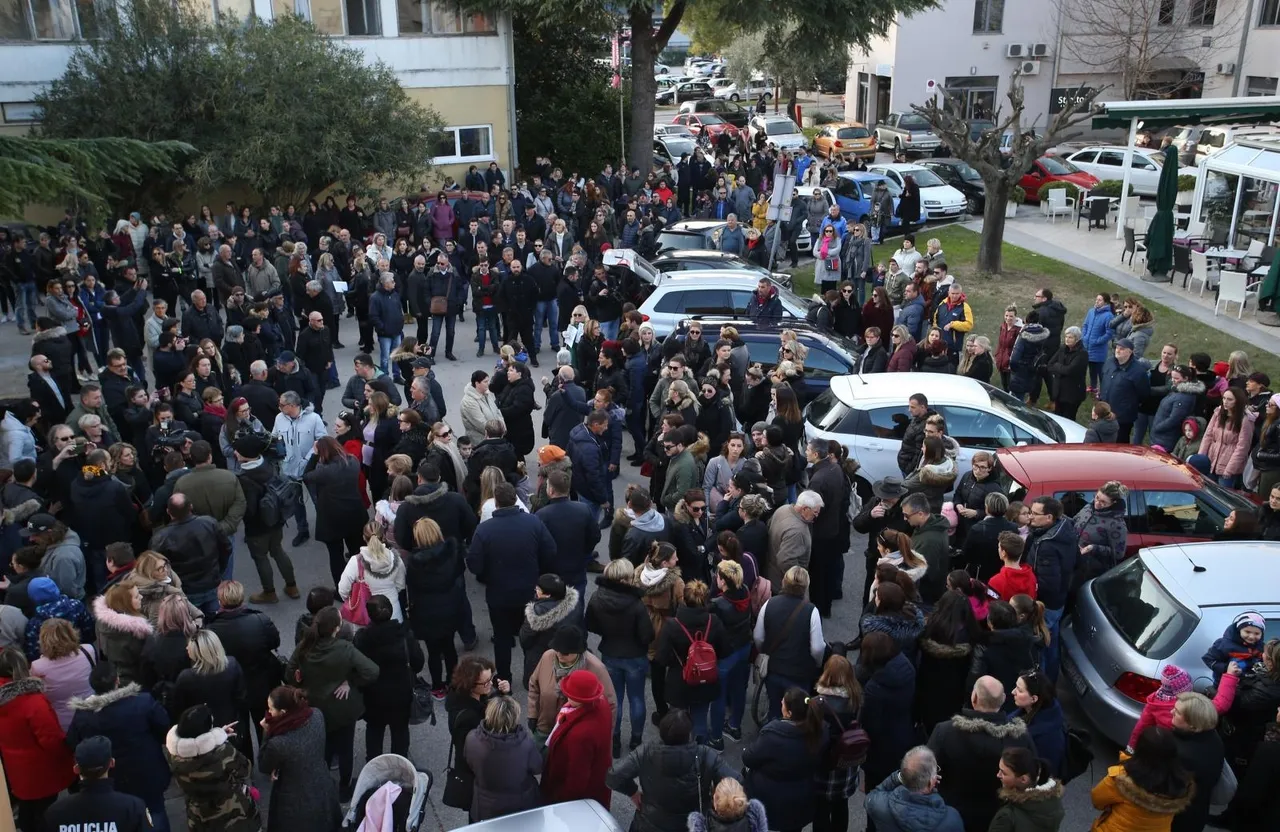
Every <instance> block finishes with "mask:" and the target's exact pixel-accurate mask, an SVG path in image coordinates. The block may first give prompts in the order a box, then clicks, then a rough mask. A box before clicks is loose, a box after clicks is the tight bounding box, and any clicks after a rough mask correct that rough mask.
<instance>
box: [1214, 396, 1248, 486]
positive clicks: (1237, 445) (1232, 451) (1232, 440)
mask: <svg viewBox="0 0 1280 832" xmlns="http://www.w3.org/2000/svg"><path fill="white" fill-rule="evenodd" d="M1255 418H1256V417H1255V416H1254V413H1253V411H1251V410H1247V409H1246V410H1245V412H1244V419H1242V420H1241V422H1240V429H1239V430H1235V429H1233V428H1232V426H1231V420H1230V419H1227V418H1226V414H1225V413H1224V412H1223V410H1222V408H1221V407H1219V408H1217V409H1215V410H1214V411H1213V415H1212V416H1211V417H1209V426H1208V427H1207V428H1205V432H1204V439H1203V440H1202V441H1201V442H1200V453H1202V454H1204V455H1205V456H1207V457H1209V470H1210V471H1211V472H1212V473H1213V474H1214V476H1218V477H1234V476H1238V475H1239V474H1240V473H1242V472H1243V471H1244V464H1245V461H1246V460H1247V459H1248V458H1249V448H1250V445H1251V444H1252V443H1253V423H1254V419H1255ZM1224 419H1226V424H1223V420H1224Z"/></svg>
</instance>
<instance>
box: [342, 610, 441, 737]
mask: <svg viewBox="0 0 1280 832" xmlns="http://www.w3.org/2000/svg"><path fill="white" fill-rule="evenodd" d="M352 643H353V644H354V646H355V648H356V649H357V650H359V651H360V652H361V653H363V654H364V655H365V656H366V657H367V658H368V659H369V660H370V661H372V662H373V663H374V664H376V665H377V666H378V678H377V679H376V680H374V681H373V682H372V683H371V684H370V685H369V686H368V687H366V688H365V689H364V701H365V710H366V712H367V713H375V714H379V715H380V716H382V717H384V718H387V719H388V720H396V719H400V720H404V721H408V718H409V700H410V699H412V698H413V677H414V676H416V675H417V674H418V673H420V672H421V671H422V668H423V665H425V664H426V659H425V657H424V656H423V654H422V647H421V645H419V644H418V640H417V639H416V638H414V637H413V633H412V632H411V631H410V630H409V628H408V627H407V626H405V625H404V624H401V623H400V622H399V621H396V620H395V619H392V620H390V621H379V622H375V623H372V624H370V625H369V626H368V627H363V628H361V629H360V630H358V631H356V637H355V639H354V640H353V641H352Z"/></svg>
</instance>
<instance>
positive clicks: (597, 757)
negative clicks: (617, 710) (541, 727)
mask: <svg viewBox="0 0 1280 832" xmlns="http://www.w3.org/2000/svg"><path fill="white" fill-rule="evenodd" d="M612 736H613V714H612V712H611V711H610V709H609V703H608V702H607V701H606V700H605V698H604V696H603V695H601V696H598V697H596V698H595V699H593V700H591V701H590V702H583V703H581V704H580V705H579V707H577V708H573V709H572V710H570V711H569V712H568V713H565V714H562V715H560V716H558V717H557V718H556V727H555V730H554V731H553V732H552V735H551V737H550V739H549V740H548V742H547V752H546V762H545V764H544V767H543V772H542V796H543V798H544V800H545V801H546V802H547V803H563V802H565V801H567V800H581V799H584V798H591V799H594V800H597V801H599V802H600V803H602V804H604V803H608V802H609V787H608V786H606V785H605V775H606V774H607V773H608V771H609V761H610V760H611V758H612V756H611V755H612V748H613V745H612Z"/></svg>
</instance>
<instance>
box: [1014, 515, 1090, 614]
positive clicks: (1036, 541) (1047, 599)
mask: <svg viewBox="0 0 1280 832" xmlns="http://www.w3.org/2000/svg"><path fill="white" fill-rule="evenodd" d="M1078 537H1079V535H1078V534H1077V532H1076V528H1075V526H1074V525H1072V523H1071V521H1070V520H1068V519H1067V518H1065V517H1064V518H1062V519H1061V520H1059V521H1058V522H1057V523H1055V524H1053V525H1052V526H1050V527H1049V528H1047V529H1045V530H1044V531H1039V530H1034V531H1032V533H1031V536H1030V537H1029V538H1028V540H1027V551H1026V555H1025V556H1024V557H1023V559H1022V562H1023V563H1025V564H1027V565H1028V566H1030V567H1031V568H1032V569H1033V570H1035V573H1036V586H1037V588H1038V589H1037V591H1038V592H1039V594H1040V600H1041V601H1043V602H1044V605H1045V608H1046V609H1050V610H1060V609H1062V608H1063V607H1064V606H1065V605H1066V603H1067V595H1068V593H1069V591H1070V589H1071V581H1072V578H1073V576H1074V574H1075V568H1076V559H1077V558H1078V557H1079V554H1080V549H1079V542H1078Z"/></svg>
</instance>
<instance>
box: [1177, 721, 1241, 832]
mask: <svg viewBox="0 0 1280 832" xmlns="http://www.w3.org/2000/svg"><path fill="white" fill-rule="evenodd" d="M1173 740H1174V742H1175V743H1177V745H1178V762H1180V763H1181V764H1182V767H1183V768H1184V769H1186V770H1187V771H1188V772H1190V774H1191V776H1192V778H1193V779H1194V780H1195V784H1196V788H1195V795H1194V797H1193V798H1192V800H1191V805H1190V806H1188V807H1187V808H1186V809H1184V810H1182V811H1181V812H1179V813H1178V814H1177V815H1175V816H1174V818H1173V827H1172V832H1201V830H1203V829H1204V827H1205V824H1206V823H1207V822H1208V820H1209V803H1210V797H1211V796H1212V794H1213V789H1214V787H1215V786H1216V785H1218V780H1220V779H1221V778H1222V765H1223V763H1224V762H1225V759H1226V756H1225V751H1224V749H1223V745H1222V737H1221V736H1219V735H1218V732H1217V731H1214V730H1208V731H1199V732H1192V731H1185V730H1182V729H1178V728H1174V729H1173ZM1251 769H1252V766H1251V767H1250V770H1251ZM1245 777H1246V778H1247V777H1248V773H1247V771H1246V774H1245ZM1244 782H1247V779H1246V780H1245V781H1244ZM1244 782H1241V783H1240V784H1239V786H1240V787H1241V788H1243V787H1244ZM1232 808H1233V809H1234V808H1235V804H1234V803H1233V804H1232ZM1245 816H1247V815H1245Z"/></svg>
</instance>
